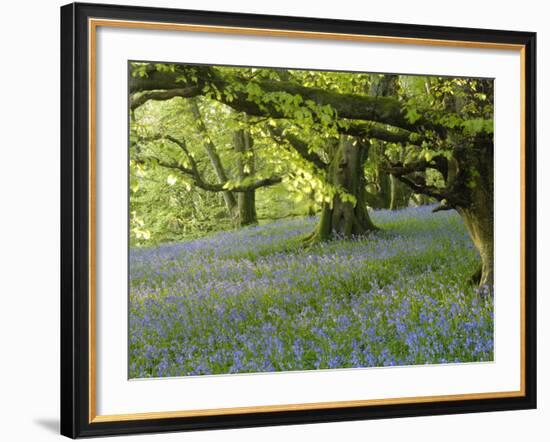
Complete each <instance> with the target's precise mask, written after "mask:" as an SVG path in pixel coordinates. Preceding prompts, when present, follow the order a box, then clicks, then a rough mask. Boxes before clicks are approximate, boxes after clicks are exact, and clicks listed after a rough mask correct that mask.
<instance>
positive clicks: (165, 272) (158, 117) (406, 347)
mask: <svg viewBox="0 0 550 442" xmlns="http://www.w3.org/2000/svg"><path fill="white" fill-rule="evenodd" d="M128 70H129V73H128V79H129V80H128V81H129V97H128V100H129V187H130V189H129V244H130V252H129V264H130V290H129V305H130V311H129V326H130V329H129V330H130V331H129V355H130V357H129V364H130V367H129V376H130V378H144V377H167V376H191V375H207V374H229V373H254V372H276V371H291V370H315V369H336V368H367V367H380V366H403V365H418V364H441V363H467V362H483V361H492V360H493V297H494V296H495V294H494V293H493V277H494V275H493V221H494V220H493V194H494V192H493V148H494V146H493V80H492V79H485V78H463V77H438V76H427V75H426V76H422V75H403V74H393V73H363V72H335V71H313V70H298V69H283V68H253V67H231V66H215V65H195V64H182V63H154V62H146V61H145V62H144V61H135V62H129V69H128Z"/></svg>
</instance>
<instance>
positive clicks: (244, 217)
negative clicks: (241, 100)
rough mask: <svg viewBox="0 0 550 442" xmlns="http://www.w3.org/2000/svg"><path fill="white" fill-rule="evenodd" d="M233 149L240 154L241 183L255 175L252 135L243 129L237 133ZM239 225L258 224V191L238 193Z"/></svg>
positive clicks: (238, 170) (234, 137)
mask: <svg viewBox="0 0 550 442" xmlns="http://www.w3.org/2000/svg"><path fill="white" fill-rule="evenodd" d="M233 147H234V148H235V151H236V152H237V153H238V154H239V155H238V157H237V173H238V178H239V180H240V181H242V180H246V178H249V177H251V176H253V175H254V172H255V165H254V150H253V141H252V137H251V136H250V133H249V132H248V131H245V130H243V129H239V130H237V131H235V133H234V136H233ZM237 206H238V214H239V216H238V225H239V226H240V227H244V226H249V225H253V224H257V223H258V216H257V214H256V189H251V190H247V191H245V192H238V193H237Z"/></svg>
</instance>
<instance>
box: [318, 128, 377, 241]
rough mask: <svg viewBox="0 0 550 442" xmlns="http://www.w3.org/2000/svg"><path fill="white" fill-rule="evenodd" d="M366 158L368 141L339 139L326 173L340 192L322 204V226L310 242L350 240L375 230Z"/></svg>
mask: <svg viewBox="0 0 550 442" xmlns="http://www.w3.org/2000/svg"><path fill="white" fill-rule="evenodd" d="M367 155H368V145H367V144H366V142H365V141H359V140H356V139H354V138H351V137H348V136H341V137H340V143H339V145H338V148H337V150H336V153H335V155H334V157H333V159H332V161H331V164H330V166H329V169H328V172H327V173H328V176H327V180H328V182H329V184H331V185H333V186H334V187H335V188H336V189H338V191H337V192H336V194H335V195H334V197H333V199H332V201H331V203H324V204H323V208H322V211H321V219H320V221H319V225H318V226H317V229H316V230H315V232H314V233H313V234H312V235H310V237H308V238H307V241H309V242H316V241H324V240H328V239H330V238H332V237H333V236H334V235H337V236H343V237H345V238H348V237H350V236H352V235H362V234H364V233H367V232H369V231H372V230H375V229H376V227H375V226H374V224H373V223H372V221H371V219H370V217H369V214H368V212H367V208H366V189H365V176H364V171H363V165H364V163H365V160H366V158H367ZM343 193H345V194H343ZM349 196H351V197H352V199H353V200H350V198H349Z"/></svg>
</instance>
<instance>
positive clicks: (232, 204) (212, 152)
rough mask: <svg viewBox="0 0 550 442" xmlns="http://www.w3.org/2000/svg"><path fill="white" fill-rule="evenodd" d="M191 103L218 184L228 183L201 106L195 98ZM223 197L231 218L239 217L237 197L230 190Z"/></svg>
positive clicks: (224, 192)
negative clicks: (201, 111) (203, 117)
mask: <svg viewBox="0 0 550 442" xmlns="http://www.w3.org/2000/svg"><path fill="white" fill-rule="evenodd" d="M189 103H190V109H191V113H192V114H193V117H194V118H195V121H196V123H197V127H198V129H199V131H200V133H201V138H202V140H203V146H204V150H205V151H206V153H207V155H208V158H209V159H210V164H212V167H213V168H214V171H215V172H216V177H217V178H218V182H219V183H225V182H227V173H226V172H225V169H224V167H223V165H222V162H221V159H220V156H219V155H218V152H217V150H216V146H214V143H212V140H211V139H210V136H209V135H208V130H207V128H206V125H205V124H204V121H203V119H202V115H201V113H200V110H199V106H198V105H197V102H196V99H195V98H193V99H190V100H189ZM222 195H223V200H224V202H225V207H226V208H227V212H228V213H229V216H230V217H231V218H235V217H237V216H238V213H237V201H236V199H235V195H233V192H231V191H229V190H225V191H223V192H222Z"/></svg>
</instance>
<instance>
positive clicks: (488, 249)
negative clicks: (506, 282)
mask: <svg viewBox="0 0 550 442" xmlns="http://www.w3.org/2000/svg"><path fill="white" fill-rule="evenodd" d="M490 212H492V205H491V210H490ZM458 213H460V216H461V217H462V219H463V220H464V224H465V225H466V228H467V229H468V232H469V233H470V237H471V238H472V241H473V243H474V245H475V246H476V249H477V250H478V252H479V256H480V258H481V265H480V268H479V269H478V270H477V271H476V272H475V274H474V275H473V276H472V282H474V283H477V284H479V286H480V287H483V286H487V287H489V288H491V287H492V286H493V282H494V274H493V272H494V267H493V265H494V255H493V251H494V250H493V219H492V216H491V215H492V213H491V214H489V210H480V208H477V209H476V210H471V209H461V208H459V209H458Z"/></svg>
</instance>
